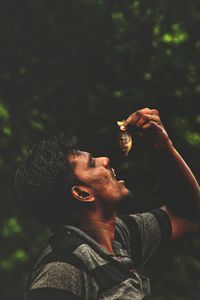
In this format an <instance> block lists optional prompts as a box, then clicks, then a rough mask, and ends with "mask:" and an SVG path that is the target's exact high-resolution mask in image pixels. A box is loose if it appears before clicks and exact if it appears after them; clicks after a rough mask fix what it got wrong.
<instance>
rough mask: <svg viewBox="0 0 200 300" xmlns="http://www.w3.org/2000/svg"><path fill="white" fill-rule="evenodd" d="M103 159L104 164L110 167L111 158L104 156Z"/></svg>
mask: <svg viewBox="0 0 200 300" xmlns="http://www.w3.org/2000/svg"><path fill="white" fill-rule="evenodd" d="M101 159H102V165H103V166H104V167H105V168H109V163H110V159H109V158H108V157H102V158H101Z"/></svg>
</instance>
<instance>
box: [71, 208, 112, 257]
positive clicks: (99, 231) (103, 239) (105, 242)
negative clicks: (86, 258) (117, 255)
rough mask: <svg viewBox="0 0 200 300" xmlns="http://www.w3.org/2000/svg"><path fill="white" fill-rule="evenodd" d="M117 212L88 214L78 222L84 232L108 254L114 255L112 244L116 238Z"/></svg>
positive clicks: (77, 224)
mask: <svg viewBox="0 0 200 300" xmlns="http://www.w3.org/2000/svg"><path fill="white" fill-rule="evenodd" d="M85 220H87V221H86V222H85ZM115 223H116V212H110V213H108V211H107V212H106V213H102V212H101V211H96V212H95V213H94V212H92V213H91V212H87V213H85V214H84V216H82V217H81V218H79V219H78V220H77V221H76V226H78V227H79V228H80V229H81V230H82V231H84V232H85V233H87V234H88V235H89V236H90V237H92V238H93V239H94V240H95V241H96V242H98V243H99V244H100V245H101V246H102V247H103V248H105V249H106V250H107V251H108V252H110V253H113V249H112V244H113V241H114V237H115Z"/></svg>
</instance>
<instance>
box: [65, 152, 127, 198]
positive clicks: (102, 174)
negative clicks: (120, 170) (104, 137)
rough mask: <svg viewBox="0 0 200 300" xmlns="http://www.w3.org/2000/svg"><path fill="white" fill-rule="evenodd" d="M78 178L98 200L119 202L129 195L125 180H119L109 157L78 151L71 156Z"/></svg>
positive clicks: (70, 159)
mask: <svg viewBox="0 0 200 300" xmlns="http://www.w3.org/2000/svg"><path fill="white" fill-rule="evenodd" d="M69 162H70V163H72V164H73V165H74V166H75V168H74V172H75V175H76V177H77V178H78V179H79V180H80V181H81V182H83V184H84V185H86V186H87V187H88V188H89V189H90V190H91V192H92V193H93V195H94V197H95V198H96V199H103V200H106V201H109V202H111V201H112V202H113V201H116V202H117V201H119V200H120V199H122V198H124V197H125V196H126V195H128V194H129V190H128V189H127V188H126V187H125V185H124V181H123V180H117V179H116V175H115V171H114V169H112V168H111V167H110V165H109V158H108V157H92V156H91V154H90V153H88V152H83V151H78V152H77V153H76V154H72V155H70V156H69Z"/></svg>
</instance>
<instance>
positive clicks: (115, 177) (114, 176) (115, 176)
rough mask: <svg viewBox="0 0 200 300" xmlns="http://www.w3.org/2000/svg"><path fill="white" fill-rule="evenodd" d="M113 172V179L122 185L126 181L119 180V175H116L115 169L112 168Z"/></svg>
mask: <svg viewBox="0 0 200 300" xmlns="http://www.w3.org/2000/svg"><path fill="white" fill-rule="evenodd" d="M111 172H112V177H113V178H114V179H115V180H116V181H118V182H121V183H124V180H118V179H117V175H116V173H115V170H114V169H113V168H111Z"/></svg>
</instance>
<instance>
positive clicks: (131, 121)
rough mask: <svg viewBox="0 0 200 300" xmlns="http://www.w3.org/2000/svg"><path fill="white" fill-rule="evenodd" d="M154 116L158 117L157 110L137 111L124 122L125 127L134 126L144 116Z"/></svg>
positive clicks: (145, 109) (144, 109)
mask: <svg viewBox="0 0 200 300" xmlns="http://www.w3.org/2000/svg"><path fill="white" fill-rule="evenodd" d="M146 114H147V115H155V116H159V111H158V110H157V109H150V108H148V107H146V108H143V109H140V110H137V111H136V112H135V113H133V114H131V115H130V116H129V117H128V118H127V119H126V120H125V122H124V125H125V126H128V125H130V124H131V125H135V124H136V123H137V122H138V121H139V120H140V119H141V118H142V117H143V116H144V115H146Z"/></svg>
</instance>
